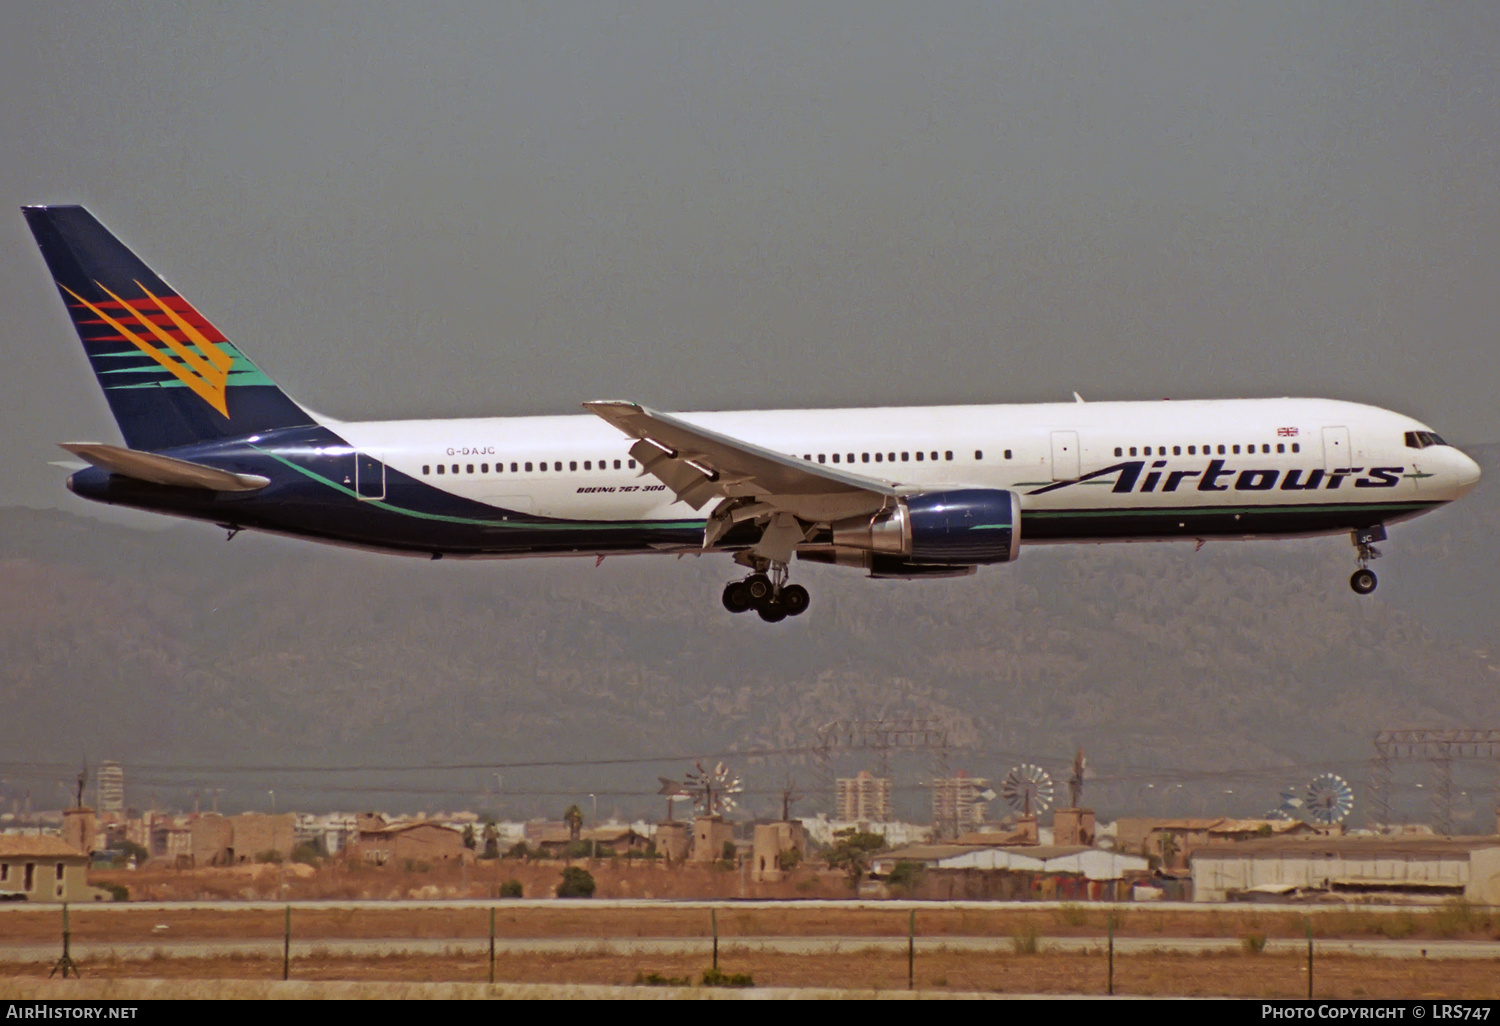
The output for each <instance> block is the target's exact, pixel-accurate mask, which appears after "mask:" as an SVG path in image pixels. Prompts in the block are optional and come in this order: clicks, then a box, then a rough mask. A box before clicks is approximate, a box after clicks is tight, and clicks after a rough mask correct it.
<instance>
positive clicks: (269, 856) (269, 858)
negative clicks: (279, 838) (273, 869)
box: [255, 848, 282, 863]
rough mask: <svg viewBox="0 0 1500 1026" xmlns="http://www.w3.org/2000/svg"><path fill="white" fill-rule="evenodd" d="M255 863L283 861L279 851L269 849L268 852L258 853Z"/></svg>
mask: <svg viewBox="0 0 1500 1026" xmlns="http://www.w3.org/2000/svg"><path fill="white" fill-rule="evenodd" d="M255 861H256V862H271V863H279V862H281V861H282V857H281V852H279V851H277V850H276V849H275V848H269V849H267V850H266V851H263V852H260V853H258V854H257V855H256V856H255Z"/></svg>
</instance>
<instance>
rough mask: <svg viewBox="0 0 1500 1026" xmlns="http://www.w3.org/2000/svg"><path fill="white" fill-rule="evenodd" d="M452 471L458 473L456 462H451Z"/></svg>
mask: <svg viewBox="0 0 1500 1026" xmlns="http://www.w3.org/2000/svg"><path fill="white" fill-rule="evenodd" d="M453 472H454V473H455V474H457V473H458V464H457V463H455V464H453Z"/></svg>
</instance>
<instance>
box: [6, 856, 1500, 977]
mask: <svg viewBox="0 0 1500 1026" xmlns="http://www.w3.org/2000/svg"><path fill="white" fill-rule="evenodd" d="M561 867H562V864H561V863H558V862H532V863H525V862H501V863H498V864H497V863H490V864H488V865H485V864H480V865H478V866H469V867H463V868H460V867H443V868H440V869H429V870H424V869H420V868H411V867H403V868H402V869H399V870H392V869H382V870H376V869H369V868H357V869H350V868H349V867H325V868H323V869H321V870H317V871H313V870H311V869H309V868H305V867H304V868H301V869H294V867H287V872H286V873H285V874H283V873H282V871H281V870H280V869H279V868H278V867H273V866H257V867H244V868H242V869H237V870H229V871H225V870H201V871H186V872H182V871H170V870H166V871H151V872H137V873H125V872H119V873H110V874H98V875H96V877H95V878H94V879H95V882H96V883H102V882H118V883H122V884H124V885H125V886H127V887H129V889H130V893H131V896H132V897H133V898H135V899H138V900H139V899H156V900H167V901H170V900H173V899H175V900H186V899H205V898H229V899H231V900H233V899H244V898H248V897H254V898H257V899H260V900H262V901H265V900H272V901H274V900H276V898H277V897H278V896H285V898H286V899H287V900H289V901H290V902H292V905H291V923H292V937H293V939H294V940H295V941H297V942H299V944H300V945H303V947H302V948H301V949H300V951H299V954H298V957H296V958H294V959H293V962H292V966H291V979H293V980H303V981H352V982H355V983H376V982H389V983H392V984H395V983H410V984H428V983H433V984H447V983H455V984H466V985H467V984H478V983H484V982H485V981H487V980H488V974H489V965H488V960H487V958H486V957H485V956H484V955H483V954H480V953H478V952H479V951H480V950H481V949H482V943H483V940H484V939H485V938H487V937H488V935H489V923H490V911H491V909H492V908H493V910H494V911H495V933H496V936H497V937H498V938H502V939H507V940H525V939H537V940H572V941H576V942H577V944H576V945H574V946H573V947H572V950H568V951H562V952H545V953H543V952H520V953H515V952H505V951H502V953H501V955H500V957H499V959H498V961H497V968H496V980H497V982H501V983H516V984H602V985H610V986H621V985H623V986H631V985H633V984H634V983H636V981H637V980H638V979H641V978H644V977H646V976H651V975H653V974H654V975H655V976H656V977H657V978H677V979H683V978H686V979H691V980H693V981H695V982H696V981H697V980H698V979H699V978H700V976H701V974H702V972H703V970H704V969H705V968H707V966H708V963H709V959H708V957H707V956H706V955H699V954H675V953H672V954H668V953H660V952H652V953H642V954H622V953H621V952H620V948H619V947H618V945H614V946H611V947H609V948H606V947H605V946H604V945H603V944H594V943H591V942H592V941H601V942H602V941H604V940H612V941H621V940H627V939H629V938H707V937H708V936H709V935H710V930H711V922H712V920H711V918H710V913H709V910H708V909H707V908H703V907H701V906H700V907H682V906H680V905H673V904H670V903H663V904H656V905H643V906H631V907H623V908H621V907H608V906H605V905H603V904H600V903H597V902H591V901H587V900H579V901H565V900H553V901H535V900H531V901H527V902H524V903H516V902H507V901H504V900H491V899H492V898H493V895H494V894H495V893H497V892H498V888H499V885H500V883H502V882H503V881H505V880H507V879H522V880H523V887H524V889H525V892H526V894H527V896H528V897H529V898H542V897H546V896H549V895H550V893H551V888H552V887H553V886H554V885H555V882H556V880H557V879H558V877H559V876H560V873H561ZM593 868H594V870H595V875H596V877H597V878H598V879H599V880H600V893H601V895H613V896H621V897H643V896H646V892H652V893H654V894H657V896H667V895H668V894H670V895H671V896H675V897H696V898H710V899H711V898H721V899H729V898H733V897H737V896H739V891H740V889H741V885H742V878H741V876H740V874H739V873H738V872H735V871H730V870H724V869H718V868H704V867H696V868H680V869H677V870H673V871H670V872H669V871H664V870H662V869H660V868H657V867H653V866H650V865H641V864H635V865H628V864H627V865H611V864H609V863H601V864H599V865H596V866H595V867H593ZM283 880H285V881H286V886H285V887H283V886H282V883H283ZM247 881H249V883H250V884H251V885H253V886H247ZM774 887H775V890H776V891H779V892H784V893H765V890H767V889H759V893H754V894H751V895H747V896H753V897H759V898H769V897H793V896H797V897H839V898H848V897H850V890H849V887H848V884H847V882H846V881H844V880H843V878H842V877H839V876H836V875H833V874H827V873H819V872H817V871H815V870H812V869H803V870H801V871H799V874H798V875H797V876H795V877H793V879H791V880H788V881H785V882H784V883H782V884H778V885H774ZM247 891H250V892H252V893H247ZM657 892H667V893H666V894H659V893H657ZM672 892H676V893H675V894H673V893H672ZM389 897H400V898H419V899H426V900H428V901H430V902H431V903H430V904H424V905H414V906H407V905H403V906H396V905H388V904H382V903H381V902H380V901H379V900H376V901H375V902H374V903H373V904H365V905H359V906H353V905H351V906H349V907H343V908H338V907H335V908H326V907H316V906H312V907H310V906H306V905H298V904H296V902H298V901H307V900H325V901H326V900H330V899H332V900H340V899H342V900H369V899H381V898H389ZM453 898H468V899H470V900H475V899H478V900H481V901H483V902H484V904H483V905H480V906H472V905H464V906H455V905H445V904H444V901H445V899H453ZM715 915H716V918H717V925H718V930H719V935H720V938H721V945H720V951H721V960H720V964H721V967H722V968H723V969H724V970H725V971H726V972H731V973H748V974H750V976H752V977H753V979H754V981H755V985H756V986H757V987H793V988H856V989H863V990H869V989H878V990H883V991H905V990H906V986H907V962H906V955H905V953H904V952H899V951H898V952H892V951H876V950H871V949H862V948H861V947H860V944H859V938H901V937H905V936H906V933H907V930H908V925H909V923H910V915H911V913H910V911H909V909H908V908H907V907H895V906H889V905H885V904H884V903H882V902H879V901H869V902H864V903H861V904H853V903H851V904H849V905H833V906H829V905H823V904H816V905H813V904H798V903H788V904H786V905H780V906H750V905H742V904H736V903H735V902H733V901H732V900H727V901H725V902H724V904H721V905H719V906H717V908H716V910H715ZM285 916H286V913H285V911H284V909H283V908H282V907H277V906H272V907H269V908H268V907H258V908H252V907H234V906H233V905H231V906H230V907H228V908H215V909H206V908H197V907H193V906H191V905H186V904H184V905H183V906H181V907H171V906H170V905H169V906H168V907H166V908H160V907H157V908H142V907H138V906H134V905H132V904H130V903H126V904H123V905H122V904H118V903H116V904H112V905H110V906H108V907H103V906H97V905H75V906H73V907H72V909H71V910H70V925H71V929H72V937H73V941H74V943H75V944H78V945H86V946H92V947H94V949H95V953H94V954H92V955H91V957H89V958H86V959H84V960H83V961H82V969H83V971H84V972H85V974H86V978H87V979H90V980H95V981H108V980H122V981H124V980H173V981H213V980H224V981H263V982H264V981H275V980H280V978H281V972H282V963H281V959H280V957H279V956H271V955H260V954H237V955H232V956H231V955H224V954H222V953H209V952H205V953H204V954H202V955H201V956H199V955H190V956H182V955H181V954H180V952H181V949H180V948H176V947H175V945H178V944H181V943H188V944H191V943H193V942H212V941H215V940H221V941H225V942H230V941H243V940H261V941H274V940H279V939H280V938H281V937H282V935H283V930H284V928H285V923H286V918H285ZM1111 917H1112V918H1113V925H1114V930H1115V934H1116V936H1119V937H1122V938H1135V939H1137V940H1139V939H1147V940H1149V939H1150V938H1153V937H1159V938H1162V939H1163V940H1166V939H1170V938H1200V939H1206V938H1218V939H1221V940H1225V941H1228V942H1229V948H1230V950H1227V951H1225V950H1221V951H1218V952H1216V953H1212V954H1186V953H1175V952H1168V951H1152V952H1141V951H1138V950H1137V951H1132V952H1130V953H1123V952H1117V953H1116V959H1115V990H1116V993H1118V994H1133V995H1149V996H1169V995H1182V996H1201V995H1220V996H1230V997H1253V998H1298V997H1305V996H1306V993H1307V976H1306V957H1305V955H1304V954H1301V953H1297V954H1289V953H1287V952H1286V951H1285V950H1284V949H1283V950H1279V951H1277V950H1265V951H1260V952H1257V951H1255V950H1252V949H1254V948H1256V947H1258V946H1259V943H1258V942H1259V941H1260V940H1262V939H1273V940H1274V939H1284V940H1288V939H1289V940H1298V939H1301V938H1304V937H1305V936H1306V930H1307V928H1308V925H1309V924H1310V925H1311V928H1312V932H1313V935H1314V937H1315V938H1316V939H1318V940H1320V941H1335V940H1381V939H1400V940H1413V941H1420V940H1429V939H1430V940H1434V941H1441V940H1471V941H1492V940H1500V909H1490V908H1485V907H1478V906H1471V905H1465V904H1449V905H1445V906H1440V907H1436V908H1432V907H1428V908H1400V909H1381V910H1372V909H1363V910H1362V909H1346V908H1342V907H1319V906H1308V908H1307V909H1306V911H1305V912H1304V911H1302V910H1298V911H1285V910H1281V909H1262V908H1257V907H1255V906H1243V907H1233V908H1224V907H1217V908H1208V909H1202V910H1198V909H1184V908H1180V907H1175V908H1174V907H1158V906H1153V905H1149V904H1142V905H1138V906H1131V905H1125V906H1116V907H1108V906H1099V905H1086V904H1072V905H1066V904H1065V905H1061V906H1055V905H1049V906H1038V907H1035V908H1015V907H1009V908H998V907H996V908H989V907H973V906H970V907H954V906H952V905H946V904H943V903H939V902H932V903H930V904H929V903H922V904H919V905H918V906H917V909H916V932H917V935H918V936H919V937H921V938H924V939H926V941H927V944H928V945H929V946H928V947H924V948H922V949H919V951H918V954H917V958H916V986H917V989H918V990H923V991H929V992H934V993H942V992H975V991H978V992H991V993H1005V994H1017V993H1030V994H1102V993H1105V990H1106V987H1107V976H1106V965H1107V963H1106V959H1105V957H1104V955H1103V953H1102V947H1103V941H1104V938H1105V936H1106V932H1107V930H1108V928H1109V921H1110V918H1111ZM60 932H61V909H60V908H59V907H57V906H32V907H28V908H8V909H4V910H0V984H4V983H5V981H9V983H10V985H11V986H12V987H16V986H20V987H26V986H32V985H33V983H32V981H39V980H41V979H43V978H45V977H46V975H47V970H48V968H49V966H47V965H45V964H43V963H41V962H37V961H31V962H25V963H23V962H17V961H6V956H5V953H4V948H5V946H6V945H16V946H20V945H26V946H32V947H36V946H44V947H45V946H48V945H52V944H54V943H56V942H57V941H58V940H59V935H60ZM737 937H745V938H749V937H838V938H850V940H848V941H847V942H844V943H842V944H841V945H840V947H839V949H838V950H836V951H818V952H814V953H805V954H790V953H785V952H777V951H765V950H759V949H755V948H750V947H743V946H737V945H736V943H735V939H736V938H737ZM945 937H951V938H955V939H957V938H991V939H993V940H994V942H995V943H994V944H993V945H992V946H988V947H987V948H986V949H984V950H969V949H968V948H965V949H962V950H960V949H958V948H954V949H951V950H950V949H944V948H942V947H941V946H939V947H938V948H937V949H933V948H932V947H930V945H931V944H932V943H933V941H934V940H939V941H940V940H941V938H945ZM1028 937H1030V938H1036V937H1041V938H1049V937H1057V938H1064V937H1066V938H1092V939H1094V940H1097V941H1099V942H1100V943H1099V945H1097V946H1095V947H1094V948H1093V949H1092V950H1091V951H1089V952H1087V953H1082V952H1074V951H1059V950H1048V947H1047V945H1046V943H1045V942H1043V943H1042V944H1041V945H1040V947H1041V950H1040V951H1039V952H1034V953H1026V951H1027V950H1028V949H1027V945H1026V944H1024V943H1023V942H1022V940H1023V939H1024V938H1028ZM361 940H365V941H369V940H381V941H387V942H389V943H387V944H384V945H382V946H381V947H382V949H383V950H385V951H388V952H390V953H387V954H379V955H370V956H355V955H350V954H347V953H346V952H343V951H340V950H338V942H340V941H361ZM402 940H413V941H417V940H420V941H424V942H428V943H429V945H430V944H431V942H434V941H436V942H439V943H438V945H436V946H435V947H428V948H426V949H425V952H424V953H416V952H411V951H405V952H403V950H402V946H401V942H402ZM448 940H451V941H453V942H454V943H453V946H452V947H451V948H450V947H448V946H447V945H444V944H442V943H441V942H443V941H448ZM476 942H477V943H476ZM322 943H326V944H327V945H328V947H327V948H326V949H325V948H322V947H320V944H322ZM308 944H311V946H312V948H311V953H310V954H308V953H307V948H306V947H305V945H308ZM111 945H117V946H120V947H121V948H122V949H124V948H127V947H129V948H131V949H133V950H134V951H135V952H137V955H136V956H134V957H128V956H125V955H120V954H117V953H112V954H108V955H104V956H100V955H98V954H97V950H98V947H99V946H111ZM970 947H972V945H970ZM1315 974H1316V977H1315V984H1316V986H1315V993H1316V995H1317V996H1318V997H1341V998H1377V997H1378V998H1422V997H1431V998H1450V999H1451V998H1494V997H1497V996H1500V960H1496V959H1474V958H1468V959H1458V958H1453V959H1445V958H1411V959H1399V958H1391V957H1370V956H1363V955H1351V954H1334V953H1321V952H1320V953H1319V954H1318V956H1317V959H1316V963H1315Z"/></svg>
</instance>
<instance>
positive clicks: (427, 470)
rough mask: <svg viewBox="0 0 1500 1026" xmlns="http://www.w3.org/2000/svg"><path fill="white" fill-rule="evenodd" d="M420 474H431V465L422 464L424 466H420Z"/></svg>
mask: <svg viewBox="0 0 1500 1026" xmlns="http://www.w3.org/2000/svg"><path fill="white" fill-rule="evenodd" d="M422 473H423V474H430V473H432V464H430V463H424V464H422Z"/></svg>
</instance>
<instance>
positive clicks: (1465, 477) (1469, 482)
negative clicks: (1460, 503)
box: [1458, 453, 1479, 487]
mask: <svg viewBox="0 0 1500 1026" xmlns="http://www.w3.org/2000/svg"><path fill="white" fill-rule="evenodd" d="M1458 459H1460V460H1461V463H1460V469H1458V483H1460V484H1461V486H1463V487H1473V486H1475V484H1478V483H1479V463H1476V462H1475V458H1473V456H1470V455H1469V453H1458Z"/></svg>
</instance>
